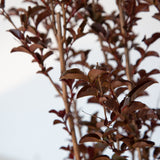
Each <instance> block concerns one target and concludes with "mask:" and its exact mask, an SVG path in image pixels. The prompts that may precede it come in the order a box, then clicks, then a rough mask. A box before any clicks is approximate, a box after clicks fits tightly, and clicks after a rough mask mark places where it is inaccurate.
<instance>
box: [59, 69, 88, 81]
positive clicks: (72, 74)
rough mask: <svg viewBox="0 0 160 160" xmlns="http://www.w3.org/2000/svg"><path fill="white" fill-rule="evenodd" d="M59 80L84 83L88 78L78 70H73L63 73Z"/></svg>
mask: <svg viewBox="0 0 160 160" xmlns="http://www.w3.org/2000/svg"><path fill="white" fill-rule="evenodd" d="M60 79H61V80H63V79H81V80H84V81H88V77H87V76H86V75H85V74H84V73H83V72H82V71H80V70H79V69H78V68H74V69H70V70H67V71H65V72H64V73H63V74H62V76H61V77H60Z"/></svg>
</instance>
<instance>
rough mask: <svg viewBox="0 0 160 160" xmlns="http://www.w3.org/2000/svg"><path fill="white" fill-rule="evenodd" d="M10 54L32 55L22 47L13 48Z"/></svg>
mask: <svg viewBox="0 0 160 160" xmlns="http://www.w3.org/2000/svg"><path fill="white" fill-rule="evenodd" d="M12 52H25V53H28V54H32V52H30V51H29V50H28V49H26V48H25V47H24V46H19V47H15V48H13V49H12V50H11V53H12Z"/></svg>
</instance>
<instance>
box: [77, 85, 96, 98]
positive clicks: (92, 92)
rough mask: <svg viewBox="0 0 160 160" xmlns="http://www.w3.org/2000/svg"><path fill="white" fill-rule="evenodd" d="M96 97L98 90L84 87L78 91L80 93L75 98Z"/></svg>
mask: <svg viewBox="0 0 160 160" xmlns="http://www.w3.org/2000/svg"><path fill="white" fill-rule="evenodd" d="M91 95H92V96H97V95H98V90H97V89H96V88H94V87H91V86H84V87H83V88H81V89H80V91H79V92H78V94H77V98H81V97H85V96H91Z"/></svg>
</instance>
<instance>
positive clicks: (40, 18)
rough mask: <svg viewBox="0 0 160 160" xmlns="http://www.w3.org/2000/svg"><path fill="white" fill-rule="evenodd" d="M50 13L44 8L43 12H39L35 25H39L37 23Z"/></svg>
mask: <svg viewBox="0 0 160 160" xmlns="http://www.w3.org/2000/svg"><path fill="white" fill-rule="evenodd" d="M49 15H50V12H49V11H48V10H45V11H44V12H42V13H40V14H39V15H38V17H37V20H36V27H37V26H38V25H39V23H40V22H41V21H42V20H44V19H45V18H46V17H48V16H49Z"/></svg>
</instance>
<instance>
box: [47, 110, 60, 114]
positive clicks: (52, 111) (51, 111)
mask: <svg viewBox="0 0 160 160" xmlns="http://www.w3.org/2000/svg"><path fill="white" fill-rule="evenodd" d="M49 113H55V114H57V115H58V112H57V111H56V110H55V109H51V110H50V111H49Z"/></svg>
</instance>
